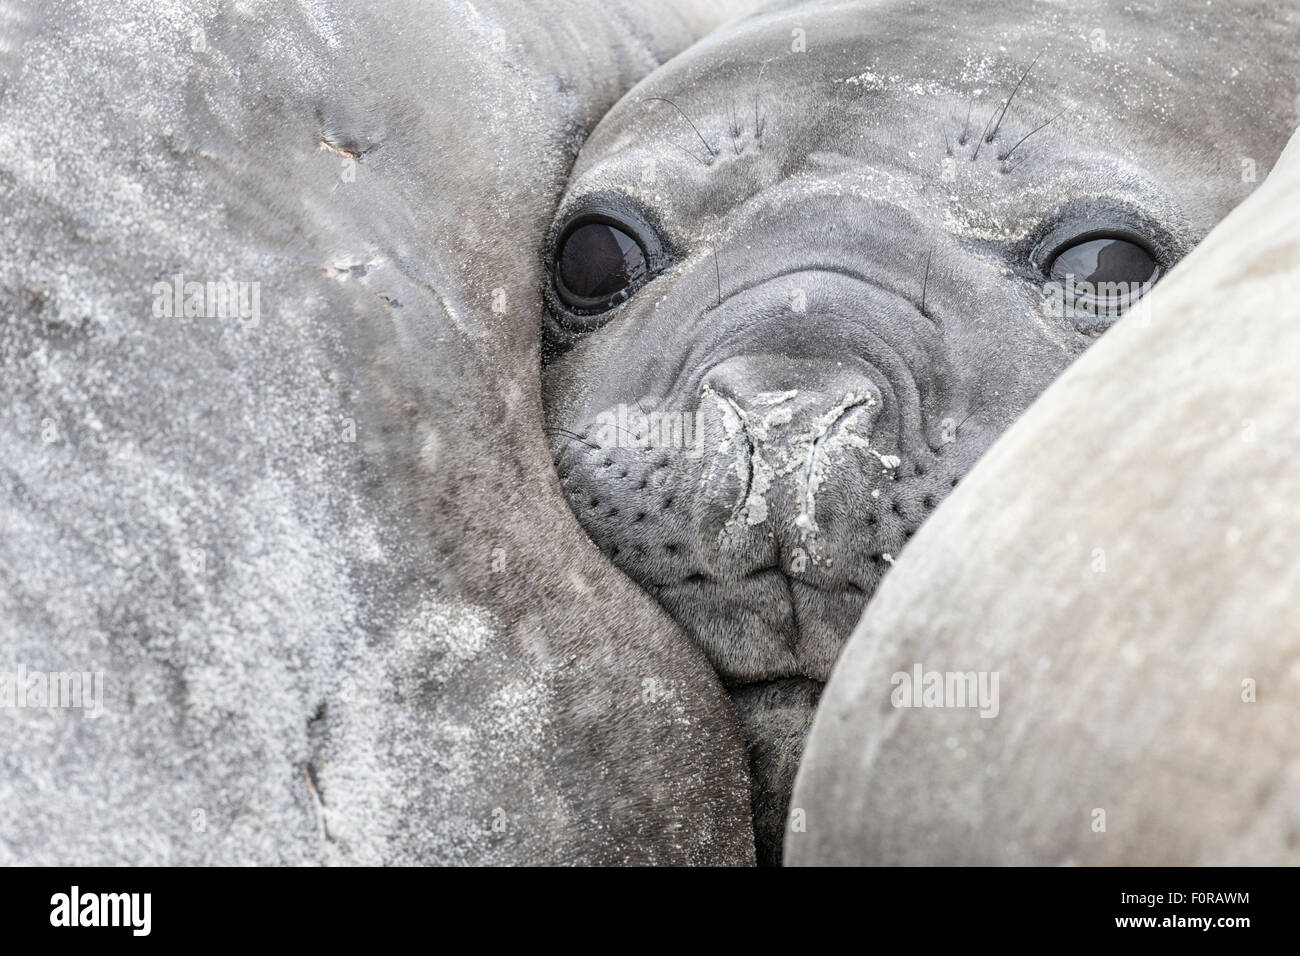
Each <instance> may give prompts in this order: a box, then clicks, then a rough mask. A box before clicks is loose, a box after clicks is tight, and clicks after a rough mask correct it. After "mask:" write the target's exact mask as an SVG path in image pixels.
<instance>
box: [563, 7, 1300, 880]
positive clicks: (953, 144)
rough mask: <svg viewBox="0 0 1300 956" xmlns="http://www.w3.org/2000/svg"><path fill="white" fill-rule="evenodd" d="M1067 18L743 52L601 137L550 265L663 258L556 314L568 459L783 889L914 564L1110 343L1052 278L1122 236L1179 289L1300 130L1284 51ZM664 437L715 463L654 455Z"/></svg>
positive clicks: (1005, 13)
mask: <svg viewBox="0 0 1300 956" xmlns="http://www.w3.org/2000/svg"><path fill="white" fill-rule="evenodd" d="M1071 7H1072V9H1071V13H1070V15H1069V16H1067V15H1066V14H1065V13H1064V12H1063V11H1057V10H1055V9H1052V8H1048V7H1046V5H1044V4H1039V3H1012V4H1002V5H999V6H998V7H997V8H996V9H994V8H991V7H986V6H984V5H978V6H977V7H975V8H973V9H971V10H970V11H962V10H959V9H952V8H950V7H948V6H946V5H945V6H942V7H923V6H917V7H913V6H910V5H904V4H837V5H813V6H811V7H804V8H798V9H796V10H795V11H793V12H789V13H783V14H779V15H769V16H760V17H756V18H753V19H750V20H748V21H746V22H744V23H742V24H740V25H738V26H736V27H734V28H731V29H728V30H724V31H721V32H720V33H718V34H715V35H714V36H713V37H711V38H709V39H707V40H706V41H704V42H702V43H700V44H697V45H696V46H695V47H694V48H692V49H691V50H689V51H687V53H685V54H683V55H682V56H679V57H678V58H677V59H675V60H673V61H672V62H671V63H669V64H667V65H666V66H665V67H663V68H661V69H660V70H658V71H657V72H655V73H654V74H652V75H651V76H650V77H649V78H648V79H647V80H645V81H644V82H643V83H642V84H640V85H639V86H638V87H637V88H635V89H634V90H633V91H632V92H631V93H629V94H628V95H627V96H626V97H625V98H624V99H623V100H622V101H621V102H620V103H619V104H618V105H617V106H616V107H615V108H614V109H613V110H612V111H611V112H610V113H609V114H608V115H607V116H606V117H605V118H604V120H603V121H602V122H601V124H600V126H599V127H598V128H597V129H596V131H595V132H594V133H593V135H592V136H591V138H590V139H589V140H588V142H587V143H586V144H585V146H584V148H583V151H582V153H581V155H580V157H579V160H578V162H577V165H576V167H575V169H574V171H573V174H572V176H571V179H570V183H569V187H568V190H567V193H566V196H565V199H564V201H563V202H562V203H561V206H560V209H559V211H558V213H557V216H556V220H555V227H554V230H553V232H552V235H551V237H550V240H549V243H548V245H547V247H546V249H544V250H543V255H544V256H545V258H546V260H547V261H548V262H550V261H552V260H553V257H554V255H555V245H556V244H557V241H558V240H559V239H560V238H561V237H562V235H563V231H564V229H565V227H566V224H568V223H571V222H572V221H574V218H575V216H577V215H581V214H582V213H583V212H584V211H590V210H596V211H598V212H602V213H604V212H610V213H613V214H617V215H619V216H620V217H622V221H627V220H628V217H629V216H630V217H632V218H633V219H635V220H639V222H640V224H641V226H642V227H643V228H644V231H645V233H647V234H648V235H649V242H650V243H651V245H653V246H655V247H656V248H655V249H654V253H655V254H654V255H652V256H651V262H650V266H651V270H652V272H654V273H655V274H654V276H653V278H651V280H650V281H649V282H648V284H646V285H644V287H641V288H639V289H637V290H635V291H634V292H633V294H631V295H630V297H628V298H627V300H626V301H625V302H624V303H623V304H621V305H618V306H617V307H615V308H613V309H612V310H610V311H608V312H606V313H604V314H602V315H600V316H599V317H591V316H585V317H580V318H578V319H574V318H573V317H571V316H566V314H565V310H564V307H563V303H562V302H560V301H559V300H558V299H557V298H556V296H555V294H554V291H553V290H550V300H551V308H550V310H549V311H548V314H547V315H546V317H545V319H544V324H545V326H546V333H547V336H548V341H549V343H550V348H549V352H548V356H547V359H548V360H547V364H546V366H545V368H544V372H543V375H544V381H543V387H544V398H545V401H546V405H547V413H548V419H549V426H550V429H551V438H552V447H553V451H554V455H555V460H556V465H557V469H558V471H559V474H560V478H561V483H562V486H563V487H564V489H565V491H566V494H567V495H568V498H569V501H570V504H571V506H572V508H573V510H574V512H575V513H576V514H577V516H578V518H579V520H580V521H581V522H582V524H583V526H584V527H585V528H586V530H587V532H588V533H589V534H590V535H591V537H592V539H593V540H594V541H595V542H596V543H597V544H598V545H599V546H600V547H601V549H602V550H603V551H604V552H605V553H606V554H607V555H608V556H609V557H610V558H611V559H612V560H613V562H614V563H615V564H616V565H617V566H618V567H620V568H621V569H623V570H624V571H625V572H627V573H628V574H629V575H630V576H631V577H632V578H634V579H635V580H636V581H637V582H639V583H640V584H641V585H642V587H644V588H645V589H646V590H647V591H649V592H650V593H651V594H653V595H654V596H655V597H657V598H658V600H659V601H660V602H661V603H662V604H663V606H664V607H665V608H666V609H667V610H668V611H669V612H670V613H671V614H672V616H673V617H674V618H675V620H676V621H677V622H678V623H680V624H681V625H682V627H683V628H685V629H686V631H687V632H688V633H689V634H690V635H691V636H692V637H693V638H694V639H695V640H696V641H697V642H698V643H699V645H700V646H701V647H702V648H703V649H704V651H705V652H706V653H707V655H708V656H709V659H710V660H711V662H712V663H713V665H714V666H715V667H716V668H717V671H718V673H719V674H720V675H721V677H722V679H723V681H724V683H725V684H726V685H727V686H728V687H729V689H730V690H731V692H732V698H733V703H734V704H735V705H736V707H737V711H738V715H739V718H740V722H741V726H742V729H743V730H744V731H745V732H746V735H747V737H748V739H749V744H750V754H751V770H752V773H753V778H754V779H753V786H754V795H755V800H754V802H755V810H756V821H755V822H756V830H757V833H758V837H757V838H758V851H759V858H760V860H761V861H767V862H774V861H776V860H777V859H779V854H780V843H781V835H782V831H783V828H784V820H785V816H786V809H787V804H788V795H789V792H790V788H791V785H792V781H793V774H794V770H795V768H796V767H797V764H798V758H799V753H800V749H801V747H802V740H803V736H804V733H805V732H806V728H807V725H808V723H809V721H810V720H811V717H812V713H813V709H814V708H815V706H816V703H817V698H818V695H819V691H820V686H821V684H822V683H823V682H824V681H826V679H827V678H828V676H829V674H830V671H831V668H832V665H833V664H834V663H835V660H836V656H837V654H838V652H839V650H840V648H841V646H842V644H843V642H844V641H845V639H846V638H847V636H848V635H849V633H850V632H851V631H852V629H853V626H854V624H855V623H856V621H857V619H858V617H859V616H860V614H861V612H862V609H863V607H864V605H865V603H866V601H867V600H868V598H869V597H870V596H871V594H872V592H873V591H874V590H875V589H876V587H877V585H878V584H879V582H880V580H881V578H882V576H883V575H884V574H885V573H886V572H887V571H888V569H889V567H890V565H891V563H892V561H893V559H894V557H895V556H897V555H898V554H899V553H900V551H901V550H902V549H903V548H904V547H905V546H906V544H907V542H908V539H909V538H911V536H912V535H913V533H914V532H915V531H916V530H917V528H918V527H919V526H920V524H921V523H922V522H923V521H925V520H926V518H927V516H928V515H929V514H930V513H931V512H932V511H933V510H934V509H935V508H936V507H937V506H938V504H939V503H940V502H941V501H942V500H943V498H944V496H945V495H946V494H947V493H948V492H949V491H950V490H951V489H952V488H953V487H954V486H955V485H956V484H957V482H958V481H959V480H960V479H961V478H962V476H964V475H965V474H966V473H967V472H968V471H969V470H970V469H971V467H972V466H973V465H974V463H975V462H976V461H977V460H978V459H979V457H980V456H981V455H982V454H983V453H984V451H985V450H986V449H987V448H988V447H989V446H990V444H991V443H992V442H993V441H994V440H995V439H996V438H997V437H998V435H999V434H1001V432H1003V431H1004V430H1005V429H1006V427H1007V426H1008V424H1009V423H1011V422H1012V421H1013V420H1015V419H1016V417H1017V416H1018V415H1020V413H1021V412H1022V411H1023V410H1024V409H1025V408H1026V407H1027V406H1028V405H1029V404H1030V403H1031V402H1032V401H1033V400H1034V398H1035V397H1036V396H1037V395H1038V394H1039V393H1040V392H1041V391H1042V390H1043V389H1044V388H1045V387H1046V386H1047V384H1048V383H1050V382H1051V381H1052V380H1053V379H1054V378H1055V377H1056V376H1057V375H1058V374H1059V373H1060V372H1061V371H1062V370H1063V369H1064V368H1065V367H1066V366H1067V365H1069V364H1070V362H1071V361H1072V360H1073V359H1074V358H1076V357H1077V356H1078V355H1080V354H1081V353H1082V352H1083V351H1084V350H1085V349H1086V348H1087V347H1088V346H1089V345H1090V344H1091V342H1092V341H1093V340H1094V338H1095V336H1096V335H1097V334H1099V332H1100V331H1102V330H1104V325H1103V326H1100V327H1098V326H1096V325H1093V326H1081V325H1080V324H1078V323H1076V322H1075V321H1073V320H1071V319H1070V318H1068V317H1061V316H1059V315H1054V314H1052V313H1051V311H1050V310H1047V309H1045V308H1044V291H1043V290H1044V282H1045V276H1044V272H1043V270H1044V267H1045V265H1046V262H1045V261H1044V256H1045V255H1046V254H1048V253H1049V252H1050V250H1051V249H1052V248H1054V247H1056V246H1057V244H1059V242H1060V241H1061V240H1062V239H1069V238H1070V237H1072V236H1082V235H1085V234H1087V233H1089V231H1091V230H1096V229H1105V230H1122V231H1123V232H1124V233H1125V234H1128V235H1136V236H1138V237H1140V239H1141V240H1142V242H1143V243H1144V244H1145V245H1146V246H1147V248H1149V249H1150V250H1151V251H1152V253H1153V254H1154V256H1155V258H1156V259H1157V261H1158V262H1159V264H1160V266H1161V267H1162V268H1163V269H1165V270H1167V269H1168V268H1169V267H1172V266H1173V265H1174V264H1175V263H1176V262H1177V261H1178V259H1179V258H1181V257H1182V256H1183V255H1184V254H1185V253H1186V252H1187V251H1188V250H1189V249H1190V248H1191V247H1192V246H1194V245H1195V244H1196V242H1197V241H1199V239H1200V238H1201V237H1202V236H1203V235H1204V234H1205V233H1206V232H1207V231H1208V230H1209V229H1210V228H1211V227H1212V226H1213V225H1214V224H1215V223H1216V222H1218V221H1219V220H1220V219H1221V218H1222V217H1223V216H1224V215H1225V214H1226V213H1227V212H1228V211H1229V210H1230V209H1231V208H1232V207H1233V206H1235V205H1236V204H1237V203H1238V202H1240V201H1241V200H1242V199H1243V198H1244V197H1245V196H1246V195H1247V194H1248V193H1249V191H1250V189H1251V188H1252V183H1251V182H1249V181H1243V177H1242V175H1241V162H1240V160H1241V158H1242V157H1250V158H1251V159H1252V160H1253V161H1254V162H1255V163H1257V164H1258V166H1259V176H1260V177H1261V178H1262V175H1263V174H1264V173H1265V172H1266V171H1267V165H1268V164H1269V163H1271V162H1272V160H1273V159H1274V158H1275V157H1276V155H1277V153H1278V152H1279V151H1280V149H1281V147H1282V144H1283V143H1284V142H1285V138H1286V134H1287V132H1288V131H1289V129H1290V128H1292V127H1293V126H1294V117H1293V116H1292V115H1291V114H1290V113H1289V112H1288V109H1289V106H1290V102H1291V100H1290V97H1291V92H1290V91H1284V90H1281V89H1279V88H1277V83H1276V81H1273V82H1272V86H1270V80H1269V79H1268V76H1269V74H1268V73H1267V72H1266V71H1267V69H1268V68H1267V66H1266V64H1268V63H1270V62H1275V61H1271V60H1270V59H1269V53H1268V52H1267V50H1264V51H1261V50H1260V48H1261V47H1267V46H1268V45H1269V44H1281V43H1283V42H1284V38H1285V36H1286V35H1289V34H1287V33H1286V31H1284V30H1282V29H1280V28H1277V26H1276V25H1272V26H1270V25H1266V24H1262V23H1257V24H1255V25H1254V26H1252V31H1253V34H1252V36H1246V35H1244V34H1245V31H1243V30H1241V29H1240V21H1241V18H1242V17H1243V16H1246V14H1242V13H1240V12H1233V11H1228V10H1225V9H1224V8H1222V7H1221V5H1217V4H1216V5H1215V6H1214V7H1213V8H1211V9H1207V10H1205V11H1199V10H1198V11H1197V13H1196V14H1195V16H1194V17H1188V16H1183V15H1182V14H1180V17H1181V18H1182V19H1183V20H1190V21H1193V22H1192V26H1193V27H1194V28H1195V29H1190V28H1187V25H1186V24H1183V26H1182V27H1180V29H1179V30H1178V31H1177V32H1174V31H1171V30H1169V29H1167V26H1166V24H1165V23H1164V22H1163V19H1162V17H1160V16H1158V15H1157V14H1155V13H1150V12H1143V11H1141V10H1139V11H1138V12H1136V13H1130V12H1125V11H1126V7H1125V5H1121V4H1097V5H1092V6H1089V5H1087V4H1072V5H1071ZM1252 9H1253V8H1252ZM1250 15H1251V16H1254V17H1257V18H1261V19H1262V18H1266V17H1268V16H1271V14H1269V13H1267V12H1266V11H1265V8H1260V9H1259V10H1258V11H1256V12H1255V13H1252V14H1250ZM1279 16H1280V14H1279ZM1094 29H1100V30H1104V31H1105V37H1106V38H1108V39H1107V40H1106V42H1105V44H1103V47H1104V48H1102V49H1094V45H1095V44H1094V40H1095V36H1094V35H1093V34H1092V32H1091V31H1092V30H1094ZM800 35H802V38H803V42H804V44H805V45H806V52H792V51H791V44H792V42H795V43H797V42H798V40H799V38H800ZM1209 37H1213V38H1215V42H1213V43H1210V42H1207V38H1209ZM1246 43H1250V44H1252V45H1253V47H1254V50H1253V52H1252V53H1251V54H1250V55H1249V56H1246V55H1244V54H1243V55H1241V58H1240V59H1238V58H1237V53H1236V52H1234V49H1233V48H1231V47H1230V46H1229V45H1228V44H1237V45H1242V44H1246ZM1036 55H1037V56H1038V57H1039V58H1038V60H1037V63H1036V65H1035V66H1034V68H1033V69H1032V70H1030V71H1029V73H1028V76H1027V77H1026V78H1025V79H1024V82H1023V83H1021V84H1020V85H1019V87H1018V89H1016V91H1015V95H1014V97H1012V98H1011V101H1010V103H1009V105H1008V106H1007V107H1006V109H1005V111H1004V110H1003V105H1004V104H1005V103H1007V97H1008V94H1010V93H1011V92H1012V90H1013V88H1016V85H1017V80H1018V79H1019V78H1020V77H1021V75H1022V73H1023V72H1024V71H1025V69H1026V68H1027V67H1028V66H1029V65H1030V62H1031V61H1032V60H1033V59H1034V57H1035V56H1036ZM1230 70H1236V71H1237V74H1238V75H1234V76H1233V77H1232V78H1231V79H1230V78H1229V77H1228V72H1229V71H1230ZM657 97H663V98H667V99H670V100H671V101H672V102H665V101H664V100H661V99H656V98H657ZM1157 104H1158V105H1157ZM679 108H680V109H679ZM683 114H685V115H683ZM1058 114H1059V115H1058ZM1054 117H1055V119H1053V118H1054ZM1049 120H1051V122H1048V121H1049ZM1044 123H1047V125H1046V126H1042V124H1044ZM692 125H693V126H694V127H696V128H697V129H698V132H696V130H695V129H693V128H692ZM1040 127H1042V128H1040ZM1026 136H1028V137H1029V138H1028V139H1024V138H1025V137H1026ZM566 323H567V324H566ZM580 324H581V325H587V326H595V328H592V329H590V330H585V331H581V332H577V333H575V332H573V331H572V327H573V326H575V325H580ZM620 406H621V407H622V408H623V409H624V410H625V411H624V412H623V413H621V414H622V417H619V416H620V412H619V411H618V410H619V409H620ZM610 412H612V413H613V415H614V417H613V419H611V418H609V417H608V416H606V417H602V413H610ZM641 413H660V414H662V413H667V414H669V415H677V416H679V418H681V417H684V418H685V420H686V421H687V422H688V423H696V424H697V425H698V436H697V437H698V441H697V442H696V443H695V444H694V445H693V446H692V447H690V448H682V447H672V445H673V442H671V441H668V442H665V441H662V440H660V441H658V442H656V441H655V439H654V438H651V439H650V441H649V447H638V446H639V445H641V444H643V442H641V441H640V437H639V432H640V429H641V428H642V427H643V426H644V423H643V422H640V421H639V420H638V418H637V416H638V415H639V414H641ZM697 414H698V417H696V416H697ZM611 421H612V422H613V424H611ZM662 437H663V436H662V435H660V439H662ZM682 444H688V443H687V442H683V443H682Z"/></svg>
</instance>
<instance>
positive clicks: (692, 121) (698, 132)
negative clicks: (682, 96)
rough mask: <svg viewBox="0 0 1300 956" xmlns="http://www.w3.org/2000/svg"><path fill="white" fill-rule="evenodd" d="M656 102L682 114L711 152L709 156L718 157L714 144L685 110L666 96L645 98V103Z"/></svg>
mask: <svg viewBox="0 0 1300 956" xmlns="http://www.w3.org/2000/svg"><path fill="white" fill-rule="evenodd" d="M654 100H660V101H662V102H664V103H667V104H668V105H669V106H671V107H672V108H673V109H675V110H676V111H677V112H678V113H680V114H681V117H682V119H684V120H686V122H687V123H689V124H690V127H691V129H693V130H695V135H696V136H698V137H699V138H700V142H701V143H703V144H704V148H705V149H707V150H708V151H709V155H710V156H716V155H718V151H717V150H716V149H714V148H713V144H712V143H710V142H709V141H708V140H707V139H705V138H704V134H703V133H701V132H700V128H699V127H698V126H696V125H695V121H694V120H692V119H691V118H690V117H689V116H687V115H686V111H685V110H683V109H682V108H681V107H680V106H678V105H677V104H676V103H674V102H673V101H672V100H670V99H669V98H668V97H666V96H647V97H646V98H645V102H647V103H649V102H652V101H654Z"/></svg>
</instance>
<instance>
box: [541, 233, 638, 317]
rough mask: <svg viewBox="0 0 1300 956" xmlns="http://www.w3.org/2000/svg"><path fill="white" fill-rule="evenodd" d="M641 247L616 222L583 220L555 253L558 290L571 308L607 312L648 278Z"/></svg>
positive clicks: (567, 234) (556, 286) (556, 289)
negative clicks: (613, 223)
mask: <svg viewBox="0 0 1300 956" xmlns="http://www.w3.org/2000/svg"><path fill="white" fill-rule="evenodd" d="M648 275H649V267H648V265H647V264H646V255H645V252H644V250H642V248H641V246H640V245H639V244H638V243H637V241H636V240H635V239H633V238H632V237H631V236H630V235H628V234H627V233H626V232H624V231H623V230H622V229H620V228H618V227H617V226H615V225H611V224H610V223H605V222H586V223H581V224H579V225H577V226H575V227H574V228H572V229H570V230H569V231H568V233H566V234H565V236H564V238H563V239H562V240H561V242H560V247H559V252H558V253H557V254H556V256H555V291H556V293H557V294H558V295H559V297H560V300H561V301H562V302H563V303H564V304H565V305H567V306H568V307H569V308H571V309H578V310H581V311H584V312H604V311H605V310H606V309H611V308H613V307H614V306H616V305H618V304H619V303H621V302H623V301H624V300H626V299H627V297H628V296H629V295H631V294H632V293H633V292H635V291H636V290H637V288H638V287H640V286H641V285H642V284H643V283H644V282H645V281H646V279H647V277H648Z"/></svg>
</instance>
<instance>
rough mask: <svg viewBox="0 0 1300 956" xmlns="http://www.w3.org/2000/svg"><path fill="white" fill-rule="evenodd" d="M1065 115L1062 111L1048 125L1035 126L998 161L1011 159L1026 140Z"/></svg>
mask: <svg viewBox="0 0 1300 956" xmlns="http://www.w3.org/2000/svg"><path fill="white" fill-rule="evenodd" d="M1064 113H1065V110H1061V112H1060V113H1057V114H1056V115H1055V116H1053V117H1052V118H1051V119H1049V120H1048V121H1047V122H1046V123H1043V124H1041V125H1039V126H1035V127H1034V128H1033V129H1031V130H1030V131H1029V132H1028V133H1026V134H1025V135H1024V136H1022V137H1020V141H1019V142H1017V143H1016V145H1015V146H1012V147H1011V148H1010V149H1009V150H1007V151H1006V152H1005V153H1003V154H1002V155H1001V156H999V157H998V159H1003V160H1005V159H1010V158H1011V154H1012V153H1014V152H1015V151H1016V147H1017V146H1019V145H1020V143H1023V142H1024V141H1025V140H1027V139H1029V137H1031V136H1033V135H1034V134H1035V133H1037V132H1038V131H1039V130H1040V129H1042V128H1043V127H1044V126H1047V125H1048V124H1049V123H1052V122H1053V121H1055V120H1058V119H1060V118H1061V116H1062V115H1064Z"/></svg>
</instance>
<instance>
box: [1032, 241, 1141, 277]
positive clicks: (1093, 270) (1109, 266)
mask: <svg viewBox="0 0 1300 956" xmlns="http://www.w3.org/2000/svg"><path fill="white" fill-rule="evenodd" d="M1049 271H1050V272H1051V275H1052V278H1053V279H1057V280H1060V281H1064V280H1065V277H1066V276H1067V275H1072V276H1074V281H1075V282H1088V283H1091V284H1092V285H1097V284H1098V283H1101V282H1119V283H1126V284H1129V285H1133V286H1142V285H1144V284H1146V283H1148V282H1153V281H1155V279H1156V278H1157V277H1158V276H1159V273H1160V267H1159V266H1157V265H1156V260H1155V258H1154V257H1153V256H1152V255H1151V253H1150V252H1148V251H1147V250H1146V249H1144V248H1142V247H1141V246H1139V245H1138V244H1137V243H1136V242H1130V241H1129V240H1127V239H1120V238H1116V237H1110V236H1103V237H1102V238H1099V239H1089V240H1087V241H1085V242H1079V243H1076V244H1074V245H1072V246H1070V247H1069V248H1068V249H1063V250H1062V251H1061V252H1058V253H1057V254H1056V258H1054V259H1053V260H1052V266H1051V269H1050V270H1049Z"/></svg>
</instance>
